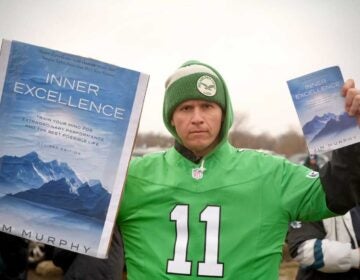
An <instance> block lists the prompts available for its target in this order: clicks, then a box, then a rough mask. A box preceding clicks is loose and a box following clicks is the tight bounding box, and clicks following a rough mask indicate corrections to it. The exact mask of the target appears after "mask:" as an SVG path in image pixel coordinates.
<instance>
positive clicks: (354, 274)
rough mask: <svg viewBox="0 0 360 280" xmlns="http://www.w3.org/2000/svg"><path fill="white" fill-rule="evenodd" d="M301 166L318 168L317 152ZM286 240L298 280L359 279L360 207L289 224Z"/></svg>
mask: <svg viewBox="0 0 360 280" xmlns="http://www.w3.org/2000/svg"><path fill="white" fill-rule="evenodd" d="M304 165H305V166H307V167H309V168H311V169H313V170H318V169H319V165H318V163H317V156H316V155H309V156H308V157H307V158H306V160H305V162H304ZM287 242H288V245H289V250H290V254H291V256H292V257H293V258H294V259H295V260H296V261H298V262H299V264H300V268H299V270H298V273H297V276H296V279H297V280H321V279H324V280H341V279H347V280H360V271H359V269H360V254H359V250H360V249H359V244H360V243H359V242H360V207H359V206H357V207H354V208H353V209H351V210H350V211H349V212H347V213H346V214H345V215H343V216H338V217H332V218H328V219H324V220H322V221H315V222H305V223H299V222H298V223H293V224H290V228H289V233H288V236H287Z"/></svg>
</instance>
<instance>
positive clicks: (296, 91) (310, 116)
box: [287, 66, 360, 154]
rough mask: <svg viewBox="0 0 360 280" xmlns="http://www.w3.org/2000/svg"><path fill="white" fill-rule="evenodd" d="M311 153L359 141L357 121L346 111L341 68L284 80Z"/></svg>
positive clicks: (359, 134) (336, 67)
mask: <svg viewBox="0 0 360 280" xmlns="http://www.w3.org/2000/svg"><path fill="white" fill-rule="evenodd" d="M287 84H288V87H289V90H290V93H291V97H292V100H293V103H294V106H295V109H296V112H297V114H298V117H299V121H300V124H301V127H302V130H303V133H304V137H305V140H306V143H307V146H308V150H309V153H310V154H318V153H324V152H327V151H331V150H335V149H338V148H341V147H344V146H348V145H351V144H354V143H357V142H359V141H360V129H359V126H358V125H357V122H356V119H355V118H354V117H350V116H349V115H348V113H347V112H346V111H345V100H344V97H343V96H342V95H341V88H342V86H343V85H344V79H343V77H342V74H341V71H340V68H339V67H338V66H333V67H329V68H325V69H322V70H319V71H316V72H313V73H310V74H307V75H305V76H301V77H298V78H295V79H292V80H289V81H287Z"/></svg>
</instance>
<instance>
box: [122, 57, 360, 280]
mask: <svg viewBox="0 0 360 280" xmlns="http://www.w3.org/2000/svg"><path fill="white" fill-rule="evenodd" d="M253 88H254V90H253V92H250V93H246V94H247V95H246V94H244V98H246V97H248V96H250V95H252V94H254V93H255V92H256V85H255V84H254V85H253ZM259 94H260V95H261V93H259ZM339 94H341V93H339ZM342 94H343V96H344V104H345V105H346V111H347V112H348V113H349V115H351V116H354V117H355V118H356V119H357V120H358V122H359V124H360V91H359V90H358V89H356V88H355V84H354V81H353V80H347V81H346V83H345V84H344V86H343V89H342ZM232 119H233V109H232V105H231V101H230V96H229V94H228V90H227V87H226V84H225V81H224V79H223V78H222V76H221V75H220V73H219V72H218V71H216V70H215V69H214V68H213V67H211V66H210V65H207V64H204V63H201V62H198V61H189V62H187V63H185V64H183V65H182V66H181V67H180V68H178V69H177V70H176V71H175V72H174V73H173V74H172V75H171V76H170V77H169V78H168V79H167V81H166V83H165V96H164V102H163V120H164V123H165V126H166V127H167V129H168V130H169V132H170V133H171V134H172V135H173V136H174V139H175V145H174V147H172V148H170V149H169V150H167V151H165V152H163V153H155V154H151V155H147V156H144V157H141V158H140V157H139V158H135V159H133V160H132V161H131V163H130V166H129V170H128V175H127V179H126V184H125V188H124V192H123V195H122V199H121V204H120V211H119V215H118V219H117V225H118V227H119V229H120V231H121V234H122V237H123V240H124V251H125V260H126V268H127V275H128V278H129V279H168V280H172V279H188V280H190V279H207V280H209V279H215V278H221V279H224V280H233V279H246V280H255V279H256V280H275V279H278V277H279V265H280V261H281V259H282V247H283V244H284V241H285V236H286V233H287V230H288V224H289V222H290V221H294V220H319V219H323V218H327V217H331V216H334V215H336V214H344V213H345V212H346V211H348V210H349V209H350V208H352V207H354V206H355V205H356V203H357V202H358V201H360V176H359V174H360V144H354V145H350V146H347V147H344V148H341V149H338V150H335V151H334V152H333V154H332V159H331V161H330V162H329V163H327V164H326V165H325V166H323V167H322V169H321V170H320V174H319V173H317V172H314V171H313V170H311V169H309V168H307V167H305V166H302V165H295V164H292V163H290V162H289V161H287V160H286V159H284V158H282V157H277V156H272V155H269V154H265V153H262V152H258V151H254V150H245V149H237V148H235V147H233V146H231V145H230V143H229V142H228V132H229V129H230V127H231V124H232ZM264 121H266V120H264Z"/></svg>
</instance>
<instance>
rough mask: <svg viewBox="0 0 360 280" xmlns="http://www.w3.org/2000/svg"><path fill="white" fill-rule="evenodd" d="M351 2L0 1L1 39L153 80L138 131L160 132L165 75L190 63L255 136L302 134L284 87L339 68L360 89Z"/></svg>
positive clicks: (359, 4)
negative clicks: (222, 91)
mask: <svg viewBox="0 0 360 280" xmlns="http://www.w3.org/2000/svg"><path fill="white" fill-rule="evenodd" d="M359 28H360V1H358V0H307V1H305V0H303V1H290V0H289V1H285V0H284V1H283V0H278V1H268V0H259V1H256V0H251V1H242V0H232V1H226V0H206V1H195V0H189V1H188V0H171V1H169V0H163V1H161V0H151V1H136V0H125V1H121V0H113V1H112V0H0V38H5V39H10V40H18V41H22V42H25V43H30V44H36V45H39V46H42V47H47V48H52V49H55V50H59V51H63V52H68V53H73V54H77V55H81V56H85V57H91V58H93V59H98V60H101V61H104V62H107V63H111V64H115V65H118V66H122V67H126V68H130V69H133V70H137V71H140V72H145V73H147V74H149V75H150V83H149V87H148V91H147V94H146V98H145V103H144V109H143V114H142V119H141V122H140V132H155V133H156V132H159V133H162V134H166V133H167V132H166V129H165V126H164V125H163V123H162V99H163V94H164V82H165V80H166V78H167V77H168V76H169V74H171V73H172V72H173V71H174V70H175V69H176V68H178V67H179V66H180V65H181V64H182V63H183V62H185V61H187V60H189V59H197V60H200V61H203V62H205V63H208V64H210V65H212V66H214V67H215V68H216V69H217V70H218V71H219V72H220V73H221V74H222V75H223V77H224V78H225V80H226V82H227V85H228V88H229V91H230V94H231V96H232V101H233V105H234V109H235V111H236V112H238V113H245V114H246V115H247V116H248V120H247V126H246V127H247V128H248V130H249V131H250V132H253V133H262V132H267V133H270V134H272V135H277V134H280V133H282V132H285V131H286V130H288V129H289V128H293V129H295V130H296V131H298V132H300V125H299V121H298V118H297V115H296V112H295V109H294V107H293V104H292V101H291V97H290V94H289V91H288V88H287V84H286V81H287V80H289V79H292V78H295V77H298V76H301V75H304V74H307V73H309V72H313V71H316V70H320V69H322V68H325V67H329V66H333V65H339V66H340V68H341V69H342V72H343V75H344V78H349V77H352V78H354V79H355V80H357V81H359V83H360V32H359Z"/></svg>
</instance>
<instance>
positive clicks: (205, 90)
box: [197, 75, 216, 96]
mask: <svg viewBox="0 0 360 280" xmlns="http://www.w3.org/2000/svg"><path fill="white" fill-rule="evenodd" d="M197 89H198V90H199V91H200V92H201V93H202V94H204V95H206V96H214V95H215V94H216V83H215V80H214V79H213V78H212V77H210V76H207V75H204V76H201V77H200V78H199V80H198V81H197Z"/></svg>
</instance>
